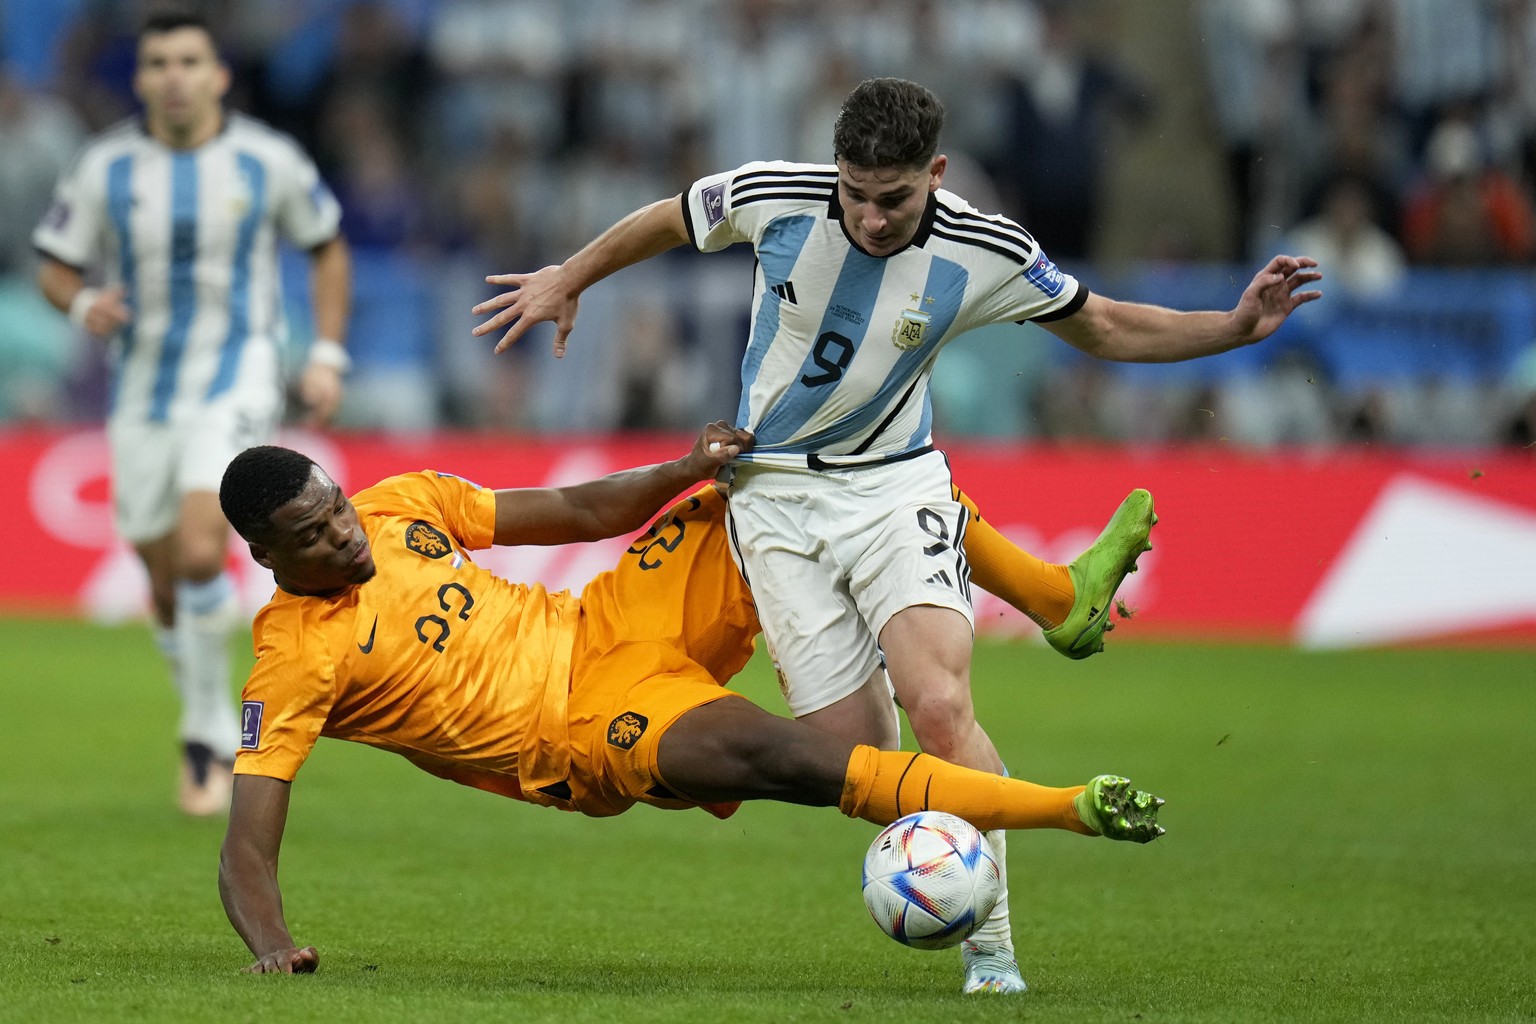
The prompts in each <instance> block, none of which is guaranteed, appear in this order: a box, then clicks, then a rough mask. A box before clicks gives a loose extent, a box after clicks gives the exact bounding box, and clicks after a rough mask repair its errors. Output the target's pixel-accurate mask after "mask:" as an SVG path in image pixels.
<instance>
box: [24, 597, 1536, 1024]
mask: <svg viewBox="0 0 1536 1024" xmlns="http://www.w3.org/2000/svg"><path fill="white" fill-rule="evenodd" d="M1126 632H1127V633H1128V632H1130V630H1129V629H1128V630H1127V631H1126ZM1120 636H1121V637H1123V636H1125V633H1122V634H1120ZM1117 640H1118V638H1117ZM741 688H742V689H744V690H745V691H747V692H748V693H749V695H752V696H754V697H756V698H757V699H758V700H760V701H761V702H763V703H765V704H766V705H767V706H769V707H771V708H774V709H775V710H779V709H780V704H779V701H778V697H777V694H776V693H775V692H774V690H773V685H772V680H771V676H770V673H769V672H768V671H767V670H766V667H765V666H764V664H763V663H762V661H761V659H759V660H758V661H757V662H754V664H753V665H752V667H751V669H750V670H749V673H748V675H747V676H746V677H745V678H744V679H743V681H742V682H741ZM975 691H976V702H977V706H978V712H979V715H980V718H981V720H982V722H983V723H984V724H985V725H986V727H987V728H988V731H989V732H990V733H991V735H992V736H993V738H994V740H995V741H996V742H997V745H998V747H999V749H1000V750H1001V751H1002V752H1003V754H1004V757H1005V758H1006V760H1007V761H1008V763H1009V765H1010V767H1011V769H1012V770H1013V772H1014V773H1015V774H1017V775H1019V776H1022V777H1026V778H1031V779H1035V780H1037V781H1041V782H1048V783H1054V784H1068V783H1075V782H1080V781H1083V780H1086V779H1087V778H1088V777H1089V776H1090V775H1093V774H1095V773H1097V772H1101V771H1115V772H1120V773H1122V774H1127V775H1129V776H1130V777H1131V778H1132V779H1133V780H1135V781H1137V782H1138V783H1140V784H1142V785H1145V786H1147V787H1148V788H1151V789H1153V790H1155V791H1156V792H1159V793H1161V794H1163V795H1165V796H1167V798H1168V801H1169V802H1168V806H1167V809H1166V811H1165V815H1164V820H1165V822H1166V824H1167V826H1168V828H1169V835H1168V836H1167V837H1166V838H1165V839H1163V840H1161V841H1159V842H1157V843H1155V844H1153V845H1151V846H1148V847H1137V846H1132V845H1128V844H1117V843H1107V842H1103V841H1100V840H1089V839H1084V838H1082V837H1078V836H1075V835H1068V834H1065V833H1041V832H1034V833H1014V834H1013V836H1012V839H1011V841H1010V845H1009V864H1010V872H1011V880H1012V890H1013V907H1014V936H1015V940H1016V942H1017V944H1018V947H1019V951H1020V959H1021V961H1022V964H1023V968H1024V974H1025V976H1026V978H1028V980H1029V982H1030V984H1031V992H1030V993H1029V994H1028V995H1026V996H1024V997H1022V998H1018V999H1006V1000H1004V999H996V998H991V999H986V998H983V999H976V998H969V999H967V998H963V997H961V996H960V995H959V994H958V988H959V967H958V954H956V953H954V952H953V951H945V952H938V953H922V952H916V951H911V950H907V949H903V948H901V947H899V946H897V945H896V944H895V943H893V942H891V941H890V940H889V939H886V938H884V937H883V936H882V935H880V933H879V932H878V930H877V929H876V928H875V926H874V924H873V923H871V922H870V921H869V919H868V915H867V913H866V912H865V910H864V907H863V904H862V902H861V900H860V897H859V887H858V877H859V863H860V858H861V857H862V855H863V851H864V848H865V846H866V844H867V843H868V842H869V840H870V839H871V838H872V837H873V835H874V833H875V831H876V829H875V827H874V826H872V825H868V824H866V823H863V822H855V821H848V820H846V819H844V818H842V817H841V816H840V815H838V814H837V813H836V812H835V811H833V810H828V809H816V810H811V809H804V808H794V807H783V806H774V805H768V804H757V805H749V806H748V807H747V808H745V809H743V811H742V812H741V813H739V814H738V815H737V816H736V817H735V818H733V819H731V820H730V821H727V822H716V821H715V820H713V819H711V818H709V817H707V816H706V815H704V814H701V813H694V812H690V813H669V812H661V811H655V810H652V809H649V808H637V809H636V810H634V811H632V812H630V813H629V814H627V815H624V816H623V817H621V818H617V819H612V820H607V821H592V820H586V819H582V818H579V817H577V816H574V815H567V814H562V813H560V812H557V811H551V810H546V809H542V808H535V807H529V806H524V805H521V804H517V803H513V802H511V801H503V800H500V799H498V798H495V797H491V796H487V795H484V794H480V793H476V792H473V791H470V790H467V789H461V788H459V787H456V786H453V785H451V784H449V783H445V782H441V781H438V780H436V779H433V778H431V777H430V776H428V775H426V774H425V773H422V772H419V771H417V770H416V769H414V768H412V767H411V766H410V765H408V764H406V763H405V762H404V761H403V760H400V759H397V758H393V757H391V756H389V755H387V754H383V753H380V752H378V751H374V750H368V749H365V748H362V747H356V746H353V745H349V744H342V743H337V742H334V741H331V740H326V741H323V742H322V743H321V744H320V746H319V747H318V748H317V750H316V752H315V754H314V756H313V757H312V759H311V761H310V763H309V764H308V765H307V766H306V767H305V769H304V771H303V772H302V773H301V775H300V777H299V784H298V787H297V789H296V791H295V794H294V801H293V809H292V814H291V818H290V821H289V826H288V838H287V842H286V844H285V847H284V851H283V863H282V880H283V883H284V887H285V896H286V903H287V911H288V916H289V921H290V923H291V925H292V926H293V929H294V932H295V934H296V935H297V936H298V938H299V940H300V941H301V942H303V943H313V944H314V945H316V946H317V947H319V949H320V954H321V970H320V973H319V974H317V975H314V976H311V977H300V978H275V977H255V976H249V975H243V974H240V973H238V971H239V968H240V967H242V966H244V965H245V964H246V963H248V962H249V957H248V956H247V954H246V951H245V949H244V947H243V946H242V945H241V943H240V941H239V939H238V938H237V937H236V936H235V934H234V932H233V931H232V930H231V929H230V928H229V926H228V924H227V922H226V921H225V920H224V916H223V912H222V910H221V909H220V906H219V901H218V895H217V892H216V890H215V884H214V877H215V865H216V858H217V851H218V845H219V842H220V839H221V836H222V830H223V827H222V824H221V823H219V822H212V821H188V820H184V819H182V818H181V817H179V816H178V815H177V813H176V812H175V810H174V809H173V807H172V800H171V793H172V784H173V781H174V772H175V764H176V762H175V757H176V752H175V749H174V746H173V744H172V743H171V742H170V741H169V737H170V736H171V730H172V722H171V719H172V715H173V706H172V701H171V698H170V694H169V688H168V686H167V684H166V683H165V682H164V681H163V680H162V676H161V671H160V668H159V665H158V661H157V655H156V654H155V652H154V649H153V646H152V644H151V641H150V638H149V636H148V634H147V631H145V630H143V629H142V628H138V627H132V628H122V629H105V628H97V627H91V626H85V625H80V624H74V623H63V622H54V621H26V620H0V750H3V753H4V764H5V767H4V770H3V771H0V1021H5V1022H12V1021H15V1022H26V1024H50V1022H65V1021H68V1022H74V1021H152V1022H162V1021H164V1022H172V1021H199V1022H203V1021H214V1020H220V1021H227V1022H247V1021H249V1022H259V1024H269V1022H283V1024H289V1022H300V1021H323V1022H325V1024H343V1022H351V1021H358V1022H370V1024H371V1022H379V1021H410V1022H435V1021H442V1022H455V1024H457V1022H466V1021H493V1020H494V1021H560V1022H571V1021H588V1020H590V1021H612V1022H618V1024H637V1022H650V1021H658V1022H660V1021H666V1022H677V1021H765V1022H767V1021H772V1022H786V1021H801V1020H804V1021H855V1020H864V1021H881V1022H899V1024H912V1022H921V1021H945V1022H952V1021H973V1020H980V1021H989V1020H1033V1021H1063V1022H1090V1021H1091V1022H1104V1021H1135V1022H1143V1024H1151V1022H1159V1021H1169V1022H1173V1021H1210V1022H1223V1024H1225V1022H1242V1021H1276V1022H1280V1021H1286V1022H1289V1021H1405V1022H1408V1021H1411V1022H1421V1021H1458V1022H1459V1021H1531V1020H1533V1019H1536V811H1533V810H1532V806H1533V800H1532V792H1531V786H1532V784H1533V774H1536V773H1533V769H1536V654H1533V652H1531V651H1530V650H1492V651H1472V650H1410V651H1386V652H1353V653H1328V654H1320V653H1301V652H1296V651H1291V650H1286V649H1279V648H1273V647H1235V646H1234V647H1219V646H1213V647H1197V646H1172V645H1159V644H1147V643H1140V644H1138V643H1132V642H1124V641H1119V642H1116V643H1114V644H1112V646H1111V649H1110V650H1109V652H1108V653H1106V654H1105V655H1102V656H1100V657H1097V658H1094V659H1092V660H1090V661H1088V662H1084V663H1081V664H1075V663H1069V662H1067V661H1065V660H1063V659H1060V658H1058V657H1056V656H1055V655H1053V654H1051V653H1049V652H1048V651H1046V650H1045V649H1044V648H1043V647H1040V646H1038V645H1034V644H1017V643H1016V644H1011V645H1010V644H1000V643H990V642H989V643H983V644H982V645H981V646H980V647H979V648H978V650H977V656H976V668H975Z"/></svg>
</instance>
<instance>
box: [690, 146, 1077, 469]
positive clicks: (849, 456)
mask: <svg viewBox="0 0 1536 1024" xmlns="http://www.w3.org/2000/svg"><path fill="white" fill-rule="evenodd" d="M683 215H684V220H685V221H686V222H687V225H688V234H689V238H690V240H691V241H692V242H693V244H694V245H695V246H696V247H697V248H698V249H700V250H701V251H703V252H714V251H716V250H719V249H723V248H725V247H726V246H728V245H731V244H732V243H736V242H750V243H752V246H753V248H754V249H755V250H756V252H757V272H756V285H755V288H756V294H755V295H754V297H753V304H752V328H751V337H750V339H749V340H748V344H747V352H746V356H745V357H744V358H743V360H742V367H741V386H742V391H741V406H740V408H739V409H738V411H737V415H736V423H737V425H738V426H744V427H747V428H750V429H751V430H752V431H753V432H754V433H755V434H756V436H757V440H756V442H755V444H754V446H753V449H752V451H751V452H749V453H746V454H744V455H742V456H741V458H742V459H743V460H745V461H750V462H753V463H761V464H765V465H783V466H798V467H801V468H804V467H806V466H807V464H809V465H810V466H811V468H819V466H820V465H821V464H822V463H821V460H827V463H826V464H828V465H835V464H839V463H842V464H849V463H853V464H858V463H865V462H874V461H885V460H890V459H894V458H897V457H899V456H902V455H907V454H912V453H915V452H920V451H923V450H925V449H926V448H927V447H928V446H930V445H931V444H932V436H931V426H932V420H933V409H932V404H931V402H930V399H929V394H928V380H929V377H930V375H931V374H932V371H933V362H934V359H935V357H936V356H937V355H938V353H939V350H940V349H941V348H942V347H943V346H944V344H945V343H946V342H948V341H949V340H950V339H952V338H954V337H955V336H956V335H959V334H961V333H963V332H965V331H968V330H971V329H972V328H976V327H981V326H984V325H986V324H995V323H1009V322H1022V321H1025V320H1035V321H1048V320H1053V319H1060V318H1062V317H1066V316H1070V315H1071V314H1072V313H1074V312H1076V311H1077V310H1078V309H1079V308H1081V306H1082V304H1083V303H1084V302H1085V301H1086V300H1087V298H1088V289H1087V288H1086V287H1084V286H1082V285H1081V284H1080V283H1079V282H1078V281H1077V280H1075V279H1074V278H1072V277H1070V276H1068V275H1066V274H1064V273H1062V272H1061V271H1060V270H1059V269H1058V268H1057V267H1056V265H1055V264H1054V263H1052V262H1051V261H1050V259H1048V258H1047V257H1046V255H1045V253H1044V252H1043V251H1042V250H1041V249H1040V246H1039V245H1037V244H1036V242H1035V240H1034V239H1033V238H1031V237H1030V235H1029V233H1028V232H1026V231H1025V230H1024V229H1023V228H1021V227H1019V226H1018V225H1017V224H1015V223H1013V222H1012V221H1010V220H1008V219H1007V218H1005V217H1001V216H996V215H987V214H982V213H979V212H977V211H976V210H975V209H973V208H972V207H971V206H970V205H968V204H967V203H966V202H965V201H964V200H963V199H961V198H960V197H958V196H956V195H954V194H953V193H951V192H948V191H945V190H943V189H939V190H938V191H937V192H934V193H930V195H929V197H928V206H927V211H926V212H925V213H924V214H923V216H922V219H921V221H920V223H919V226H918V229H917V234H916V235H915V236H914V238H913V240H912V242H911V243H910V244H909V245H907V246H906V247H905V248H904V249H900V250H898V251H897V252H895V253H892V254H891V255H889V256H884V257H877V256H870V255H868V254H867V253H865V252H864V251H863V250H862V249H860V248H858V247H857V246H856V245H854V244H853V242H852V241H850V239H849V237H848V234H847V231H846V230H845V229H844V227H843V209H842V204H841V203H840V202H839V198H838V190H837V168H836V167H834V166H831V165H821V164H795V163H783V162H773V163H752V164H747V165H745V166H743V167H740V168H738V169H736V170H734V171H729V172H726V173H723V174H716V175H712V176H710V177H707V178H703V179H701V180H699V181H697V182H695V183H694V185H693V187H692V188H690V189H689V190H688V192H686V193H685V194H684V210H683ZM1021 340H1022V339H1021ZM808 457H809V459H808Z"/></svg>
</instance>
